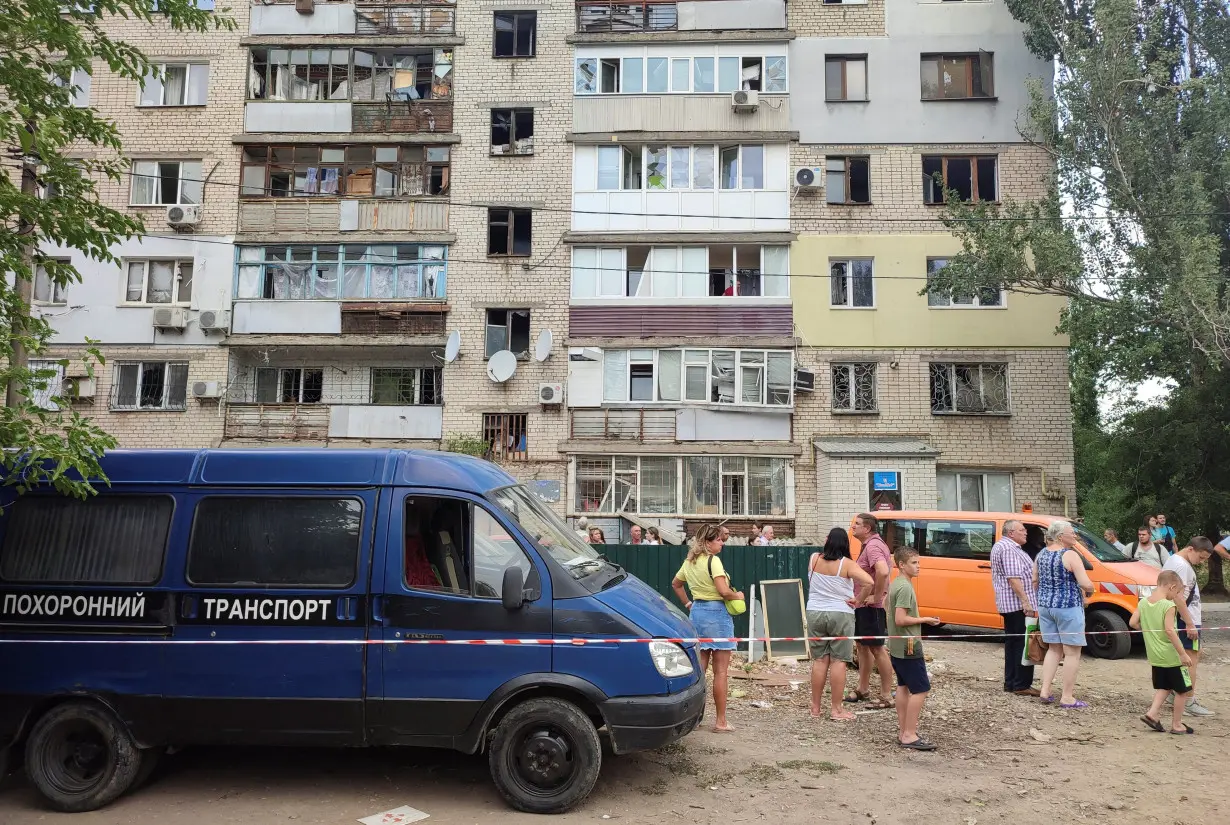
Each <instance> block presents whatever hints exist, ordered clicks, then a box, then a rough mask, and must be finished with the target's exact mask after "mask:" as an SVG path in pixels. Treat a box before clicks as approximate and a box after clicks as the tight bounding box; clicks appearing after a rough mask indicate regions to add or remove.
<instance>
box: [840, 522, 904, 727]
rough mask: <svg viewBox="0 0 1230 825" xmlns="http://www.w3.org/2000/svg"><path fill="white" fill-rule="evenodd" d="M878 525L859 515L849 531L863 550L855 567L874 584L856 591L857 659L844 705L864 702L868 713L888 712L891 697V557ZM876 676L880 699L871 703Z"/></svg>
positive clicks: (855, 630) (855, 629) (891, 702)
mask: <svg viewBox="0 0 1230 825" xmlns="http://www.w3.org/2000/svg"><path fill="white" fill-rule="evenodd" d="M879 530H880V522H879V520H878V519H877V518H876V517H875V516H873V515H872V514H871V513H859V514H858V515H857V516H855V518H854V525H853V526H852V527H851V528H850V532H851V533H853V535H854V538H856V539H858V540H859V541H860V542H861V543H862V545H863V549H862V551H860V552H859V554H858V560H857V563H858V566H859V567H861V568H862V569H863V572H864V573H866V574H867V575H868V576H871V577H872V579H873V580H874V582H875V583H874V584H873V585H872V586H870V587H866V586H863V587H859V588H858V590H859V593H858V595H857V596H855V599H854V601H855V605H854V635H855V636H860V637H864V638H860V639H859V641H858V644H857V645H856V646H855V654H856V655H857V656H858V687H856V688H855V689H854V690H853V691H851V692H850V693H848V694H847V695H846V701H847V702H862V701H868V702H869V704H868V707H869V708H871V709H872V710H880V709H886V708H891V707H892V706H893V697H892V695H891V693H890V691H892V689H893V665H892V662H890V661H889V656H888V651H887V650H885V649H884V626H885V621H884V594H885V593H887V592H888V581H889V579H890V578H892V573H893V554H892V553H891V552H890V551H889V549H888V545H887V544H885V543H884V539H883V538H881V537H880V532H879ZM873 668H874V669H875V670H876V671H878V672H879V674H880V695H879V697H878V698H876V699H871V671H872V669H873Z"/></svg>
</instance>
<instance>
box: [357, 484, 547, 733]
mask: <svg viewBox="0 0 1230 825" xmlns="http://www.w3.org/2000/svg"><path fill="white" fill-rule="evenodd" d="M513 535H514V533H513V532H512V530H511V529H510V527H509V526H508V525H506V524H505V523H504V522H503V520H502V519H500V518H498V517H497V516H496V515H495V511H494V510H493V509H492V508H490V507H489V505H487V504H486V502H484V501H483V500H482V499H481V498H478V497H474V496H466V495H464V494H461V493H457V492H455V491H446V490H423V489H414V490H410V489H404V488H403V489H401V490H395V491H394V492H393V502H392V505H391V506H390V507H389V510H388V527H387V531H386V533H385V541H384V542H382V544H383V548H384V557H383V561H382V568H383V586H382V589H381V591H380V593H379V594H376V595H375V596H374V600H373V613H372V621H373V625H374V628H373V632H376V630H377V629H378V631H379V632H380V633H381V634H382V636H383V638H384V640H385V642H387V644H384V645H382V646H381V647H380V654H381V656H382V657H383V658H382V678H383V686H384V693H383V701H381V702H379V703H378V704H379V706H378V707H375V705H376V703H372V704H373V708H372V711H371V714H370V716H371V718H370V720H369V726H370V730H371V734H370V735H371V737H372V739H373V741H375V742H377V743H389V744H393V743H401V744H418V745H432V746H440V747H453V746H454V745H455V743H456V741H457V739H456V738H457V737H460V736H461V735H462V734H464V733H465V732H466V731H467V729H468V728H469V727H470V724H471V723H472V722H473V721H474V719H475V716H476V714H477V713H478V711H479V709H480V708H481V707H482V705H483V703H484V702H486V701H487V699H489V698H490V697H491V696H492V694H494V693H495V692H496V691H497V690H498V689H499V688H500V687H501V686H503V685H505V684H506V683H508V682H510V681H512V680H514V679H518V678H522V679H529V680H530V681H531V682H532V681H533V675H534V674H547V673H550V672H551V656H552V653H551V647H550V646H549V645H541V646H540V645H526V644H515V645H513V644H510V645H499V644H497V645H471V644H465V643H462V644H413V643H412V644H406V642H408V641H409V642H431V641H438V642H444V641H452V642H464V641H468V640H504V639H525V638H535V639H550V638H551V593H550V581H549V577H548V576H544V575H541V573H540V570H539V567H538V565H539V562H538V561H537V560H536V559H534V558H533V557H531V556H530V555H528V554H527V553H526V552H525V550H524V549H522V548H521V546H520V545H519V544H518V543H517V542H516V541H515V540H514V539H513V538H512V536H513ZM510 567H515V568H517V569H519V570H520V571H521V573H522V576H523V577H524V579H525V582H526V584H525V587H524V590H525V592H526V593H527V594H529V595H527V597H526V601H525V603H524V604H523V605H522V606H521V608H520V609H518V610H509V609H506V608H505V607H504V605H503V603H502V601H501V589H502V584H503V578H504V571H505V570H506V569H508V568H510ZM373 592H374V591H373Z"/></svg>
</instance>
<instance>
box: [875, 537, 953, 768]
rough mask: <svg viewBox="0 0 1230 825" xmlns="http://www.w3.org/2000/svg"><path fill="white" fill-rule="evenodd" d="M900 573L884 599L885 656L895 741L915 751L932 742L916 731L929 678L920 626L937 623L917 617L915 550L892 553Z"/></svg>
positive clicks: (932, 747)
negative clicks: (893, 686) (892, 682)
mask: <svg viewBox="0 0 1230 825" xmlns="http://www.w3.org/2000/svg"><path fill="white" fill-rule="evenodd" d="M893 561H894V562H896V563H897V569H898V570H899V571H900V572H901V575H900V576H898V577H897V578H896V579H894V580H893V583H892V586H891V587H889V588H888V597H887V598H886V599H885V600H884V614H885V623H886V624H887V626H888V636H889V639H888V656H889V658H890V659H891V660H892V663H893V672H894V673H896V674H897V696H896V701H897V726H898V727H899V728H900V733H899V734H898V736H897V744H899V745H900V746H901V747H903V748H911V749H913V750H916V751H933V750H935V745H934V744H933V743H931V742H928V741H927V740H926V739H923V738H922V737H921V736H919V735H918V718H919V717H920V716H922V709H923V705H924V704H925V703H926V701H927V693H928V691H930V690H931V680H930V679H929V678H927V662H926V660H925V659H923V649H922V626H923V625H925V624H929V625H931V626H932V627H934V626H936V625H938V624H939V623H940V620H939V619H938V618H936V617H934V616H928V617H927V618H925V619H924V618H920V617H919V615H918V597H917V596H916V595H915V594H914V584H913V582H914V579H915V578H916V577H917V576H918V574H919V572H921V570H920V566H919V563H918V551H917V550H914V549H912V548H909V547H903V548H901V549H900V550H898V551H897V552H896V553H894V554H893Z"/></svg>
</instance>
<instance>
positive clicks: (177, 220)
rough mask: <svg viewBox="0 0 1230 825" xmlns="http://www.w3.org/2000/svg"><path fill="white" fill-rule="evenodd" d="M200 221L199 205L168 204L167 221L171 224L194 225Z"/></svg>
mask: <svg viewBox="0 0 1230 825" xmlns="http://www.w3.org/2000/svg"><path fill="white" fill-rule="evenodd" d="M200 222H201V207H199V206H168V207H167V223H168V224H170V225H171V226H196V225H197V224H198V223H200Z"/></svg>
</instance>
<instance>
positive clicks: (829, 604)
mask: <svg viewBox="0 0 1230 825" xmlns="http://www.w3.org/2000/svg"><path fill="white" fill-rule="evenodd" d="M846 562H850V563H849V564H846ZM854 582H858V583H859V584H862V585H865V586H868V587H870V586H871V585H872V584H874V580H873V579H872V578H871V576H869V575H867V573H865V572H864V571H863V570H862V569H861V568H860V567H859V566H858V565H857V564H855V563H854V562H852V561H850V539H849V537H848V536H847V535H846V531H845V530H844V529H842V528H841V527H834V528H833V529H832V530H830V531H829V537H828V539H827V540H826V541H825V542H824V552H823V553H812V556H811V559H810V561H808V563H807V635H808V636H810V637H812V641H811V656H812V663H811V715H812V716H815V717H818V716H820V714H821V708H820V701H821V699H823V698H824V682H825V680H826V679H827V680H828V683H829V693H830V697H829V698H830V700H831V702H832V710H831V712H830V714H829V718H830V719H832V720H833V721H834V722H846V721H849V720H851V719H853V718H854V714H853V713H850V712H849V711H847V710H845V709H844V708H843V707H842V704H841V703H842V698H843V697H844V696H845V692H846V665H848V664H849V663H850V661H851V660H852V659H853V658H854V642H853V641H851V640H850V639H849V637H850V636H853V635H854ZM817 636H845V637H847V638H844V639H841V640H838V641H820V640H817V639H815V637H817Z"/></svg>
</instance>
